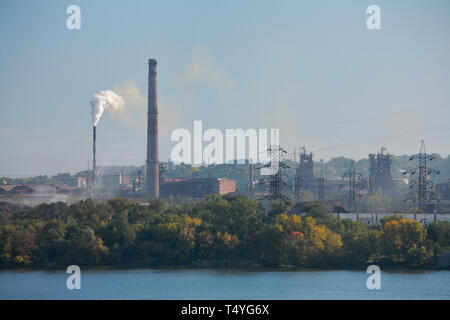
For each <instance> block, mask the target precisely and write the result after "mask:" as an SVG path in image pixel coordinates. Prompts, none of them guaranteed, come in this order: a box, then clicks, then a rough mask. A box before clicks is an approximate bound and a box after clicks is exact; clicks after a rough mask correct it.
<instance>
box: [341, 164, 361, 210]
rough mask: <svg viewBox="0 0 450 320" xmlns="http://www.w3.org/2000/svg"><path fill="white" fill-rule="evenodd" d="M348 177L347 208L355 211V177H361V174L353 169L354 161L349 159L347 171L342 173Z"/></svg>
mask: <svg viewBox="0 0 450 320" xmlns="http://www.w3.org/2000/svg"><path fill="white" fill-rule="evenodd" d="M344 177H347V178H348V209H349V210H350V211H352V212H357V207H356V178H357V177H358V179H359V180H360V179H361V174H359V173H358V174H357V173H356V171H355V161H353V160H351V162H350V168H349V170H348V172H346V173H345V174H344Z"/></svg>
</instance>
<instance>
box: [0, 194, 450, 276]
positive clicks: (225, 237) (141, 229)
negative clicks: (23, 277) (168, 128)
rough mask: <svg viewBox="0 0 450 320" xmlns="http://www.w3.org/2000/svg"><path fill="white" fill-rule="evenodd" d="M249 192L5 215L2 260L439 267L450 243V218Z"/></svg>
mask: <svg viewBox="0 0 450 320" xmlns="http://www.w3.org/2000/svg"><path fill="white" fill-rule="evenodd" d="M290 206H291V204H290V203H282V202H279V203H273V204H272V206H271V208H270V209H269V210H268V211H267V212H265V210H264V209H263V208H262V206H261V205H260V204H259V203H258V202H256V201H254V200H250V199H248V198H247V197H245V196H223V197H220V196H218V195H210V196H207V197H206V198H205V199H204V200H203V201H201V202H198V203H195V204H189V205H187V204H186V205H170V206H169V205H167V203H166V202H165V201H164V200H153V201H151V202H150V204H149V205H141V204H138V203H134V202H132V201H130V200H127V199H120V198H118V199H112V200H109V201H108V202H106V203H97V202H94V201H92V200H90V199H88V200H83V201H80V202H77V203H75V204H72V205H67V204H66V203H62V202H58V203H52V204H41V205H39V206H37V207H34V208H32V209H30V210H27V211H17V212H13V213H3V214H0V266H1V267H22V266H25V267H39V268H52V267H60V266H68V265H71V264H76V265H79V266H132V267H134V266H192V267H203V266H207V267H277V266H297V267H323V268H331V267H358V266H363V265H367V264H369V263H376V264H379V265H382V266H384V265H389V266H402V267H405V266H406V267H433V266H435V265H436V264H437V258H438V255H439V254H440V253H442V252H445V251H448V249H449V247H450V223H449V222H447V221H445V222H444V221H439V222H435V223H432V224H430V225H429V226H427V227H424V226H422V224H420V223H419V222H417V221H414V220H406V219H404V218H402V217H401V216H399V215H393V216H389V217H385V218H384V219H383V220H382V221H381V223H380V224H377V225H372V226H367V225H366V224H364V223H363V222H361V221H350V220H343V219H340V218H337V217H335V216H333V215H331V214H328V213H326V212H325V210H324V208H323V207H321V206H320V205H319V204H315V205H311V206H309V207H307V209H306V211H307V212H306V213H305V214H304V215H302V216H300V215H288V214H287V212H288V210H289V208H290Z"/></svg>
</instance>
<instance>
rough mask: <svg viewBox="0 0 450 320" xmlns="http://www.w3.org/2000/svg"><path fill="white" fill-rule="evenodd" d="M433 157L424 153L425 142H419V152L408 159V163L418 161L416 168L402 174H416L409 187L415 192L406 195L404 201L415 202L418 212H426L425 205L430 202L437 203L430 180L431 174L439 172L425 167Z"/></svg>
mask: <svg viewBox="0 0 450 320" xmlns="http://www.w3.org/2000/svg"><path fill="white" fill-rule="evenodd" d="M433 159H434V157H433V156H432V155H429V154H427V153H426V149H425V142H424V141H423V140H421V144H420V152H419V153H418V154H414V155H412V156H411V157H410V158H409V161H413V160H418V162H419V164H418V166H417V167H415V168H412V169H409V170H406V171H405V172H404V173H403V174H404V175H410V176H413V175H415V174H417V179H416V180H411V181H410V183H409V187H410V188H411V189H415V192H414V191H413V192H412V193H410V194H408V197H407V198H406V199H405V201H415V202H416V203H417V208H418V209H419V212H422V213H423V212H425V211H426V205H427V203H429V202H431V201H436V203H437V202H439V198H438V197H437V195H436V193H435V192H432V189H433V188H434V184H433V181H432V180H431V179H430V175H431V174H439V173H440V172H439V170H436V169H433V168H430V167H429V166H428V165H427V161H432V160H433Z"/></svg>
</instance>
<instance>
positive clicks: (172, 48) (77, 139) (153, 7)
mask: <svg viewBox="0 0 450 320" xmlns="http://www.w3.org/2000/svg"><path fill="white" fill-rule="evenodd" d="M72 4H75V5H78V6H79V7H80V9H81V29H80V30H69V29H67V27H66V20H67V18H68V17H69V14H67V13H66V8H67V7H68V6H69V5H72ZM372 4H376V5H378V6H379V7H380V9H381V30H368V28H367V27H366V19H367V17H368V16H369V15H368V14H367V13H366V9H367V7H368V6H369V5H372ZM449 39H450V2H449V1H448V0H434V1H419V0H418V1H379V0H371V1H364V0H361V1H350V0H347V1H345V0H343V1H335V0H330V1H324V0H321V1H312V0H308V1H299V0H291V1H266V0H247V1H238V0H229V1H219V0H191V1H181V0H179V1H170V0H169V1H167V0H164V1H148V0H142V1H138V0H134V1H119V0H117V1H106V0H96V1H75V0H71V1H61V0H52V1H50V0H40V1H32V0H29V1H24V0H15V1H12V0H0V175H6V176H10V177H22V176H30V175H37V174H55V173H58V172H71V173H75V172H77V171H80V170H85V169H87V168H88V165H90V164H89V162H90V161H92V155H91V153H92V136H91V135H92V122H91V116H90V104H89V102H90V100H91V98H92V96H93V94H95V93H96V92H98V91H100V90H113V91H114V92H116V93H118V94H119V95H121V96H122V97H123V98H124V100H125V107H124V108H125V109H124V110H123V111H121V112H119V113H115V114H109V113H105V114H104V115H103V117H102V118H101V120H100V122H99V124H98V126H97V136H98V137H97V163H98V164H99V165H100V166H108V165H143V164H144V162H145V158H146V120H147V113H146V104H147V101H146V97H147V72H148V65H147V63H148V59H149V58H155V59H157V60H158V104H159V125H160V139H159V143H160V160H167V159H168V158H169V157H170V150H171V148H172V147H173V146H174V145H175V143H174V142H171V141H170V134H171V132H172V131H173V130H175V129H177V128H186V129H188V130H190V131H192V130H193V122H194V120H202V121H203V127H204V129H207V128H217V129H220V130H222V132H225V129H227V128H229V129H235V128H243V129H249V128H256V129H259V128H267V129H270V128H279V129H280V140H281V144H282V145H283V146H284V148H285V149H287V150H288V152H289V154H288V157H291V156H292V153H293V150H294V147H296V148H297V149H298V148H299V147H302V146H305V147H306V149H307V150H311V151H313V152H314V155H315V159H316V160H319V159H324V160H328V159H330V158H332V157H337V156H346V157H350V158H354V159H361V158H366V157H367V155H368V154H369V153H371V152H376V151H377V150H379V149H380V148H381V147H382V146H384V147H386V148H387V149H388V151H389V152H390V153H393V154H397V155H402V154H412V153H416V152H418V151H419V147H420V140H421V139H424V140H425V143H426V146H427V151H428V152H433V153H439V154H441V155H442V156H445V157H447V156H448V155H449V151H450V139H449V138H450V41H449Z"/></svg>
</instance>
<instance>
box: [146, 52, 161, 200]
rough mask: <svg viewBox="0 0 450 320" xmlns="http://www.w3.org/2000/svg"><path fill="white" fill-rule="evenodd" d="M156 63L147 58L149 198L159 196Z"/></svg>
mask: <svg viewBox="0 0 450 320" xmlns="http://www.w3.org/2000/svg"><path fill="white" fill-rule="evenodd" d="M156 64H157V62H156V60H155V59H149V60H148V124H147V193H148V195H149V197H150V198H159V161H158V99H157V98H158V97H157V89H156Z"/></svg>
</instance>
